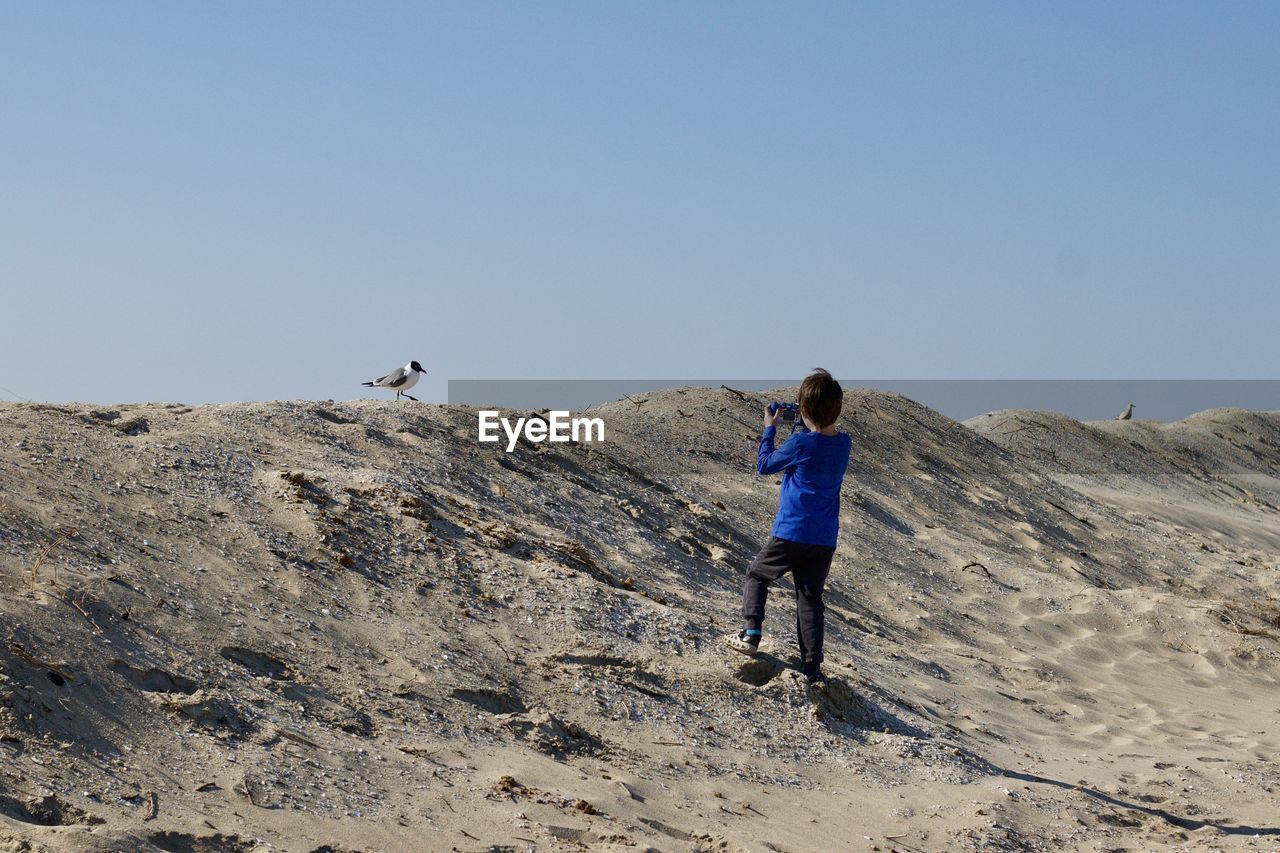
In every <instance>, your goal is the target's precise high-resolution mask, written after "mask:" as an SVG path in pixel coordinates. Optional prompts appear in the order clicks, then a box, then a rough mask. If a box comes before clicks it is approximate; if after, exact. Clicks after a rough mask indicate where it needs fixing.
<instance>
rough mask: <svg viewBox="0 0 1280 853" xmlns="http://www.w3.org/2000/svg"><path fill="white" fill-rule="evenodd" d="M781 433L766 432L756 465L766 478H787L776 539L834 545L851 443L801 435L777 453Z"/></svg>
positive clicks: (842, 438)
mask: <svg viewBox="0 0 1280 853" xmlns="http://www.w3.org/2000/svg"><path fill="white" fill-rule="evenodd" d="M777 432H778V429H777V427H765V428H764V435H763V436H761V437H760V455H759V456H758V457H757V459H756V470H757V471H759V472H760V473H761V474H762V475H767V474H776V473H778V472H779V471H782V472H783V474H782V494H781V495H780V496H779V497H778V517H777V518H776V519H775V520H774V522H773V535H774V536H777V537H778V538H779V539H787V540H789V541H791V542H802V543H804V544H806V545H835V544H836V537H837V536H838V535H839V532H840V484H841V483H843V482H844V471H845V468H847V467H848V465H849V454H850V453H851V452H852V450H853V440H852V439H851V438H849V436H848V434H846V433H843V432H842V433H837V434H836V435H823V434H822V433H820V432H797V433H794V434H793V435H792V436H791V438H790V439H788V440H787V442H786V444H784V445H782V447H780V448H778V449H776V450H775V449H774V446H773V440H774V436H775V435H777Z"/></svg>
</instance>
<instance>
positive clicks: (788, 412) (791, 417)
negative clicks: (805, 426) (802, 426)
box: [769, 400, 800, 424]
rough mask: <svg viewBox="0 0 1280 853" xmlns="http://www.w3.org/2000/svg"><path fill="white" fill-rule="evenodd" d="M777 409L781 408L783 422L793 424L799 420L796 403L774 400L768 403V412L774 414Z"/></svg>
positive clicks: (798, 409)
mask: <svg viewBox="0 0 1280 853" xmlns="http://www.w3.org/2000/svg"><path fill="white" fill-rule="evenodd" d="M779 409H781V410H782V422H783V423H786V424H794V423H795V422H796V421H798V420H800V405H799V404H798V403H779V402H778V401H777V400H774V401H773V402H772V403H770V404H769V414H771V415H776V414H777V413H778V410H779Z"/></svg>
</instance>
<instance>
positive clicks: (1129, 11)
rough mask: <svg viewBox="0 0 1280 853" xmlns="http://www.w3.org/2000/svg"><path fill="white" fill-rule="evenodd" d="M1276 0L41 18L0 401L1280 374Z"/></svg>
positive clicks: (238, 11)
mask: <svg viewBox="0 0 1280 853" xmlns="http://www.w3.org/2000/svg"><path fill="white" fill-rule="evenodd" d="M1278 44H1280V3H1275V2H1231V3H1212V2H1207V0H1206V2H1200V3H1179V2H1160V3H1147V2H1119V3H1116V2H1092V3H1089V2H1086V3H1047V2H1033V3H1023V2H1012V0H1011V1H1010V2H1005V3H982V2H970V1H969V0H966V2H930V3H909V2H896V1H895V2H888V0H886V2H882V3H875V4H869V3H850V2H841V3H830V4H825V3H776V2H769V3H754V2H720V3H706V2H704V3H685V2H679V3H656V2H645V3H633V4H623V3H613V2H610V3H600V2H594V1H593V2H582V3H568V2H537V3H508V2H501V3H473V2H459V3H450V4H429V3H420V2H411V3H408V2H407V3H376V2H375V3H367V4H356V3H303V2H295V3H270V2H262V3H195V2H191V3H159V2H157V3H129V2H123V3H96V2H95V3H38V4H32V3H9V4H7V5H6V7H5V9H4V12H3V14H2V15H0V293H2V294H3V301H2V303H0V304H2V306H3V308H2V311H0V316H2V317H3V334H2V335H0V386H4V389H6V390H0V398H6V399H14V397H15V395H21V396H24V397H30V398H34V399H43V400H55V401H61V400H87V401H95V402H114V401H135V400H180V401H187V402H204V401H221V400H240V399H271V398H306V397H310V398H326V397H334V398H339V399H341V398H347V397H352V396H360V395H361V394H362V392H363V390H364V389H361V388H359V387H358V383H359V382H360V381H361V380H364V379H367V378H371V377H373V376H375V375H377V374H378V373H380V372H382V371H384V370H386V369H388V368H391V367H393V366H396V365H399V364H403V363H404V362H406V361H408V360H409V359H418V360H420V361H422V362H423V363H424V364H425V365H426V366H427V367H428V369H429V370H430V372H431V381H430V382H428V383H427V384H426V385H424V386H420V388H423V389H424V391H425V393H424V394H423V395H422V396H424V397H426V398H428V399H440V398H442V397H443V393H444V385H443V382H444V380H445V379H446V378H455V379H456V378H476V377H489V378H526V377H527V378H533V377H539V378H568V377H580V378H646V377H662V378H668V377H671V378H680V377H689V378H702V377H709V376H726V377H727V376H735V377H759V378H771V377H791V376H799V375H801V374H803V373H804V372H805V371H806V370H807V369H808V368H810V367H812V366H814V365H815V364H822V365H824V366H827V367H829V368H830V369H832V370H833V371H834V372H835V373H836V374H837V375H840V376H845V377H881V378H960V377H967V378H1010V377H1018V378H1111V377H1126V378H1128V377H1136V378H1147V377H1171V378H1179V377H1187V378H1191V377H1201V378H1203V377H1223V378H1259V377H1275V376H1277V375H1280V370H1278V369H1277V364H1280V333H1277V330H1276V329H1277V318H1280V286H1278V285H1280V281H1278V280H1277V279H1278V276H1277V270H1278V269H1280V156H1278V153H1277V152H1280V51H1278V50H1277V48H1276V46H1277V45H1278Z"/></svg>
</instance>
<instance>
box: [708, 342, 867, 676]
mask: <svg viewBox="0 0 1280 853" xmlns="http://www.w3.org/2000/svg"><path fill="white" fill-rule="evenodd" d="M843 402H844V392H843V391H842V390H841V388H840V383H839V382H836V380H835V379H833V378H832V377H831V374H830V373H828V372H827V371H825V370H823V369H822V368H820V367H819V368H816V369H815V370H814V371H813V373H811V374H809V375H808V376H807V377H805V380H804V383H803V384H802V385H801V386H800V399H799V403H800V417H801V418H802V419H803V420H804V425H805V426H806V427H808V429H809V431H808V432H797V433H795V434H794V435H792V436H791V438H790V439H789V440H788V441H787V443H786V444H784V445H783V446H782V447H781V449H778V450H775V449H774V446H773V439H774V436H775V435H776V434H777V431H778V422H779V420H780V419H781V417H782V410H781V409H779V410H777V411H776V412H772V413H771V412H770V411H769V410H768V409H765V414H764V435H763V436H762V437H761V438H760V455H759V457H758V459H757V460H756V470H758V471H759V472H760V473H761V474H762V475H768V474H776V473H777V472H779V471H782V472H783V475H782V493H781V495H780V496H779V499H778V516H777V519H776V520H775V521H774V522H773V535H772V537H771V538H770V539H769V544H767V545H765V546H764V549H763V550H761V551H760V553H759V554H757V555H756V558H755V559H754V560H753V561H752V562H751V567H750V568H749V569H748V570H747V583H746V587H745V589H743V591H742V618H743V622H744V627H743V630H742V632H741V633H739V634H735V635H734V636H732V637H730V638H729V645H730V647H732V648H733V649H734V650H735V651H739V652H742V653H743V654H745V655H754V654H755V653H756V651H757V650H758V649H759V648H760V636H761V626H762V625H763V623H764V603H765V598H766V597H767V596H768V594H769V584H771V583H773V582H774V581H776V580H777V579H778V578H780V577H782V576H783V575H784V574H786V573H787V572H791V578H792V580H793V581H794V582H795V587H796V636H797V637H799V640H800V664H801V667H802V669H803V670H804V675H805V678H806V679H807V680H808V682H809V683H810V684H817V683H819V682H822V681H825V680H826V679H825V677H824V676H823V674H822V632H823V614H824V611H825V607H824V605H823V603H822V588H823V585H824V584H826V581H827V572H829V571H830V570H831V557H832V555H834V554H835V551H836V537H837V535H838V534H839V529H840V484H841V483H842V482H843V481H844V471H845V468H846V467H847V466H848V464H849V452H850V450H851V448H852V446H853V441H852V439H850V438H849V436H848V435H847V434H846V433H842V432H837V431H836V427H835V423H836V418H838V417H840V408H841V405H842V404H843Z"/></svg>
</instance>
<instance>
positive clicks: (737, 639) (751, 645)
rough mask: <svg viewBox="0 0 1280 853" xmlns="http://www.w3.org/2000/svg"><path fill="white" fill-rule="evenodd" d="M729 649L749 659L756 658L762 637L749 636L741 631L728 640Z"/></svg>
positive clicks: (756, 635) (757, 635)
mask: <svg viewBox="0 0 1280 853" xmlns="http://www.w3.org/2000/svg"><path fill="white" fill-rule="evenodd" d="M728 642H729V648H731V649H733V650H734V651H735V652H742V653H743V654H744V655H746V656H747V657H755V655H756V652H758V651H760V635H759V634H748V633H747V632H746V631H739V632H738V633H736V634H734V635H733V636H731V637H729V638H728Z"/></svg>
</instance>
